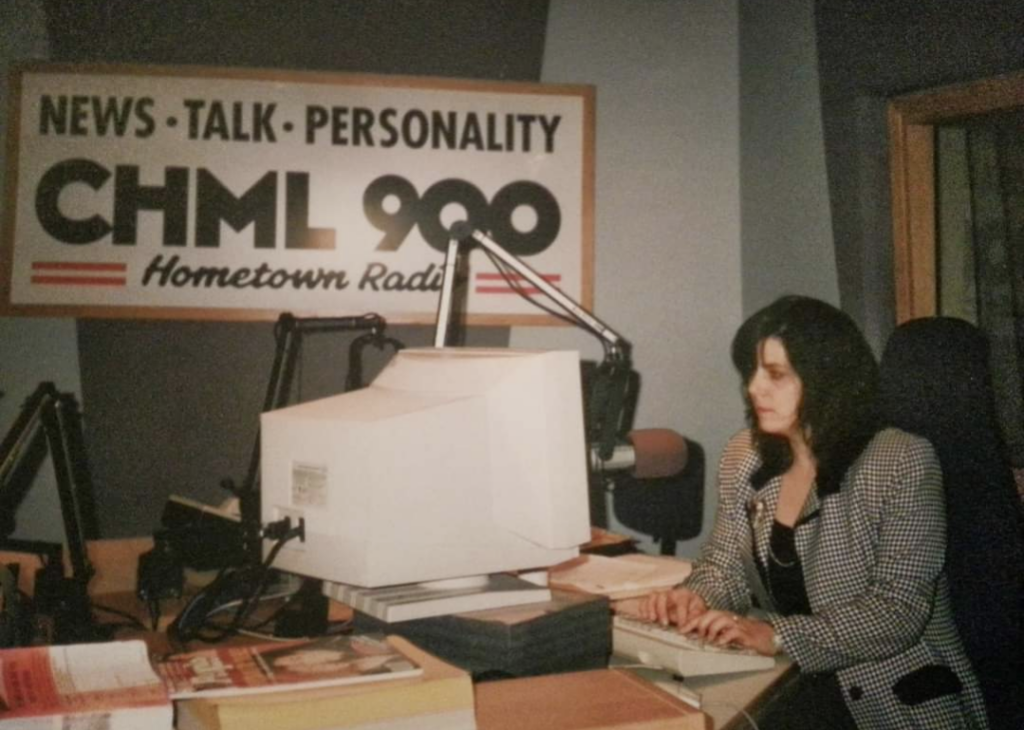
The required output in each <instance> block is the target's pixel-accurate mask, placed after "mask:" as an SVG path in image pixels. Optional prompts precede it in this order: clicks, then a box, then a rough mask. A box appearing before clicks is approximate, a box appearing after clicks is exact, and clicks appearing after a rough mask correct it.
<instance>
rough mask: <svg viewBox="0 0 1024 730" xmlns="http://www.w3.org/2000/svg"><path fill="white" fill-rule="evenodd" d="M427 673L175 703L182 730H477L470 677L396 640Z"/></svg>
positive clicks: (401, 639)
mask: <svg viewBox="0 0 1024 730" xmlns="http://www.w3.org/2000/svg"><path fill="white" fill-rule="evenodd" d="M388 642H389V643H391V644H392V645H393V646H394V647H395V648H396V649H398V650H399V651H401V652H402V653H403V654H405V655H406V656H409V657H410V658H411V659H412V660H413V661H414V662H416V664H417V665H418V666H420V667H422V669H423V672H422V674H421V675H420V676H418V677H412V678H403V679H397V680H395V681H393V682H383V683H380V684H353V685H342V686H337V687H327V688H321V689H310V690H291V691H288V692H280V693H270V694H258V695H253V696H235V697H211V698H206V697H202V698H193V699H184V700H178V701H176V702H175V705H176V707H177V716H178V719H177V728H178V730H328V729H334V730H341V729H342V728H344V730H369V729H370V728H372V729H373V730H475V728H476V720H475V713H474V701H473V684H472V681H471V679H470V676H469V674H468V673H467V672H465V671H463V670H461V669H458V668H457V667H454V666H452V665H451V664H448V663H446V662H443V661H441V660H440V659H438V658H437V657H435V656H433V655H431V654H429V653H428V652H426V651H423V650H422V649H420V648H419V647H417V646H415V645H414V644H412V643H410V642H408V641H406V640H405V639H403V638H401V637H397V636H390V637H388Z"/></svg>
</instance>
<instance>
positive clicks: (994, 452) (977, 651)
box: [881, 317, 1024, 729]
mask: <svg viewBox="0 0 1024 730" xmlns="http://www.w3.org/2000/svg"><path fill="white" fill-rule="evenodd" d="M881 406H882V414H883V418H884V419H885V420H886V422H887V424H888V425H892V426H896V427H897V428H901V429H903V430H905V431H910V432H912V433H916V434H918V435H920V436H924V437H925V438H927V439H928V440H929V441H931V443H932V445H933V446H934V447H935V451H936V453H937V455H938V458H939V461H940V463H941V465H942V476H943V484H944V488H945V494H946V515H947V551H946V572H947V575H948V578H949V584H950V593H951V597H952V600H953V609H954V613H955V617H956V622H957V628H958V630H959V632H960V636H961V638H962V639H963V642H964V648H965V649H966V651H967V654H968V656H969V657H970V659H971V662H972V663H973V665H974V668H975V671H976V672H977V674H978V678H979V680H980V682H981V685H982V691H983V693H984V695H985V701H986V704H987V707H988V712H989V718H990V724H991V726H992V727H993V728H1016V729H1019V728H1024V528H1022V516H1021V509H1020V502H1019V500H1018V498H1017V492H1016V488H1015V485H1014V480H1013V475H1012V472H1011V469H1010V465H1009V462H1008V461H1007V459H1006V456H1005V450H1004V448H1003V444H1002V438H1001V436H1000V433H999V427H998V425H997V422H996V417H995V403H994V396H993V390H992V386H991V381H990V375H989V369H988V341H987V339H986V336H985V334H984V333H983V332H982V331H981V330H980V329H978V328H977V327H975V326H974V325H972V324H970V323H968V322H966V321H964V320H960V319H954V318H950V317H928V318H924V319H917V320H913V321H911V322H907V323H904V324H902V325H900V326H899V327H897V328H896V330H895V331H894V332H893V334H892V336H891V337H890V339H889V341H888V343H887V344H886V348H885V352H884V354H883V356H882V361H881Z"/></svg>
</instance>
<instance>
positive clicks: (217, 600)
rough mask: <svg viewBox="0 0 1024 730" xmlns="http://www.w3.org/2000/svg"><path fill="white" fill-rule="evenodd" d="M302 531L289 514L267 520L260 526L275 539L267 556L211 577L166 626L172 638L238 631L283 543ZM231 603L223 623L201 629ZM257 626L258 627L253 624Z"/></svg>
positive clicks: (212, 638) (210, 639)
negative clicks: (228, 618)
mask: <svg viewBox="0 0 1024 730" xmlns="http://www.w3.org/2000/svg"><path fill="white" fill-rule="evenodd" d="M304 535H305V521H304V520H300V521H299V524H298V525H297V526H294V527H293V526H292V525H291V520H290V519H289V518H284V519H283V520H279V521H278V522H274V523H270V524H269V525H267V526H266V527H264V529H263V536H264V537H266V538H269V539H273V540H275V542H274V545H273V547H272V548H271V549H270V552H269V553H268V554H267V557H266V558H265V559H264V560H263V561H262V562H261V563H259V564H258V565H255V566H253V565H249V566H243V567H241V568H237V569H231V568H225V569H223V570H222V571H221V572H220V573H219V574H218V575H217V577H216V578H215V579H214V581H213V582H212V583H211V584H210V585H209V586H207V587H206V588H204V589H203V590H202V591H200V592H199V593H198V594H196V595H195V596H194V597H193V598H192V599H191V600H190V601H189V602H188V603H187V604H186V605H185V607H184V608H183V609H182V610H181V612H180V613H179V614H178V616H176V617H175V619H174V621H172V622H171V625H170V626H169V627H168V629H167V634H168V637H169V638H170V639H171V641H172V642H174V643H176V644H179V645H184V644H185V643H187V642H188V641H191V640H193V639H195V640H199V641H203V642H206V643H216V642H218V641H222V640H224V639H226V638H227V637H229V636H231V635H233V634H236V633H238V631H239V630H241V629H243V628H246V629H248V628H251V627H244V626H243V624H244V622H245V621H246V619H248V618H249V616H250V615H251V613H252V612H253V610H255V608H256V606H257V605H258V604H259V603H260V601H261V600H263V592H264V591H265V590H266V587H267V583H268V581H269V579H270V576H271V573H272V571H271V565H272V564H273V562H274V560H275V558H276V557H277V554H278V553H279V552H280V551H281V549H282V548H283V547H284V545H285V544H286V543H287V542H288V541H290V540H293V539H294V538H296V537H303V536H304ZM231 607H234V608H235V609H236V611H235V615H234V617H233V618H232V619H231V621H230V622H229V623H228V624H227V625H226V626H219V627H215V629H216V630H212V631H205V632H204V627H206V626H207V623H208V621H209V619H210V618H211V617H212V616H214V615H216V614H218V613H221V612H222V611H223V610H227V609H228V608H231ZM257 628H258V627H257Z"/></svg>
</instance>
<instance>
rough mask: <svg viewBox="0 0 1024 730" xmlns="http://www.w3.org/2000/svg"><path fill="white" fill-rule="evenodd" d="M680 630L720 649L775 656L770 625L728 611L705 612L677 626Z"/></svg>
mask: <svg viewBox="0 0 1024 730" xmlns="http://www.w3.org/2000/svg"><path fill="white" fill-rule="evenodd" d="M679 630H680V631H681V632H682V633H684V634H693V635H695V636H698V637H700V638H702V639H703V640H704V641H708V642H711V643H712V644H717V645H719V646H726V645H732V646H739V647H742V648H744V649H752V650H754V651H756V652H757V653H758V654H764V655H765V656H775V654H777V653H778V650H777V649H776V647H775V643H774V642H773V641H772V639H773V638H774V637H775V629H774V628H772V625H771V624H769V623H767V622H765V621H759V620H758V619H755V618H749V617H747V616H737V615H736V614H734V613H729V612H728V611H714V610H712V611H705V612H704V613H702V614H701V615H699V616H693V617H692V618H690V620H688V621H686V622H685V623H681V624H679Z"/></svg>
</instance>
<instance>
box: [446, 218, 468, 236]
mask: <svg viewBox="0 0 1024 730" xmlns="http://www.w3.org/2000/svg"><path fill="white" fill-rule="evenodd" d="M448 236H449V237H450V238H455V239H458V240H460V241H465V240H467V239H470V238H472V237H473V226H471V225H469V221H455V222H454V223H452V225H451V228H449V229H448Z"/></svg>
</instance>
